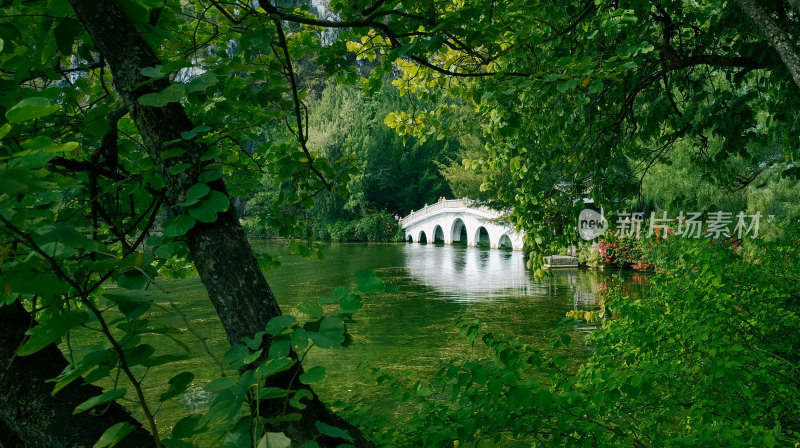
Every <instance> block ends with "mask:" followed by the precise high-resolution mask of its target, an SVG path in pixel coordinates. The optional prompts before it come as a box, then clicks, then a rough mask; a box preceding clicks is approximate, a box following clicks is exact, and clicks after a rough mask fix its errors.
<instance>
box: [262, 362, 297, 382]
mask: <svg viewBox="0 0 800 448" xmlns="http://www.w3.org/2000/svg"><path fill="white" fill-rule="evenodd" d="M294 363H295V360H294V359H292V358H275V359H270V360H269V361H267V362H265V363H264V364H261V365H260V366H258V368H257V369H256V376H257V377H259V378H267V377H270V376H272V375H275V374H276V373H280V372H284V371H286V370H289V369H290V368H291V367H292V366H293V365H294Z"/></svg>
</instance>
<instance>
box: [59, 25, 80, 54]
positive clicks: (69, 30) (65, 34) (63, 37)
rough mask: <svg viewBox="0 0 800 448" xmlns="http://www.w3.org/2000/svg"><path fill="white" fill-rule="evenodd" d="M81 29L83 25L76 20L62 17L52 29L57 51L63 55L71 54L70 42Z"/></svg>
mask: <svg viewBox="0 0 800 448" xmlns="http://www.w3.org/2000/svg"><path fill="white" fill-rule="evenodd" d="M81 31H83V25H81V23H80V22H78V21H77V20H68V19H64V20H62V21H61V23H59V24H58V26H56V27H55V28H54V29H53V36H54V37H55V38H56V43H57V44H58V51H59V52H61V54H62V55H64V56H69V55H71V54H72V43H73V42H74V41H75V38H76V37H77V36H78V34H80V33H81Z"/></svg>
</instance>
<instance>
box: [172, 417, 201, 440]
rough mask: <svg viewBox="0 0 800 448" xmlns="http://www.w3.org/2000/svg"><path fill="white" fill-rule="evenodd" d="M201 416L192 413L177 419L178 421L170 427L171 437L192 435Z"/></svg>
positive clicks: (181, 437) (178, 437)
mask: <svg viewBox="0 0 800 448" xmlns="http://www.w3.org/2000/svg"><path fill="white" fill-rule="evenodd" d="M201 418H203V416H202V415H200V414H192V415H187V416H186V417H184V418H182V419H180V420H178V423H175V426H173V427H172V438H173V439H186V438H188V437H191V436H193V435H194V433H195V428H196V427H197V424H198V423H200V419H201Z"/></svg>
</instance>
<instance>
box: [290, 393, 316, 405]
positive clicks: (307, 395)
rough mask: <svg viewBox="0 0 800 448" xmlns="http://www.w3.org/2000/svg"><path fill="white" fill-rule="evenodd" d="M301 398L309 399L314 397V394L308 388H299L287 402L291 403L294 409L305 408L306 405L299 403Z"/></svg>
mask: <svg viewBox="0 0 800 448" xmlns="http://www.w3.org/2000/svg"><path fill="white" fill-rule="evenodd" d="M303 398H306V399H309V400H311V399H312V398H314V395H312V394H311V391H310V390H308V389H299V390H298V391H297V392H295V394H294V396H293V397H292V398H291V400H289V404H290V405H292V406H293V407H294V408H295V409H300V410H302V409H305V408H306V405H304V404H303V403H301V400H302V399H303Z"/></svg>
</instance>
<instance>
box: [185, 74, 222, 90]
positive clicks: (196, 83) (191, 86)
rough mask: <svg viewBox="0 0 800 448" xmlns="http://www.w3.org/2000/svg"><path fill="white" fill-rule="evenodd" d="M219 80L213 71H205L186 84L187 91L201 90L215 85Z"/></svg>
mask: <svg viewBox="0 0 800 448" xmlns="http://www.w3.org/2000/svg"><path fill="white" fill-rule="evenodd" d="M218 81H219V80H218V79H217V75H216V74H215V73H212V72H205V73H203V74H202V75H200V76H198V77H197V78H194V79H193V80H191V81H189V82H188V83H187V84H186V91H187V92H201V91H203V90H206V89H207V88H209V87H211V86H213V85H215V84H216V83H217V82H218Z"/></svg>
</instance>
